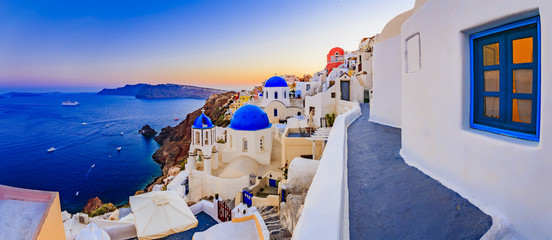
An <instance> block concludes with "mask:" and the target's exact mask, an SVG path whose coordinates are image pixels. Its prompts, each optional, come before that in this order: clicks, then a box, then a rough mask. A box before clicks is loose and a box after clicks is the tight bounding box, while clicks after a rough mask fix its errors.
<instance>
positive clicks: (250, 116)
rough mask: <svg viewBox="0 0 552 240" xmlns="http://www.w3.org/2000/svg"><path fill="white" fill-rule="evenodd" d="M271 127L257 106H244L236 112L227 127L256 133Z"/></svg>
mask: <svg viewBox="0 0 552 240" xmlns="http://www.w3.org/2000/svg"><path fill="white" fill-rule="evenodd" d="M270 126H272V124H270V122H269V121H268V116H267V115H266V113H265V112H264V111H263V110H262V109H261V108H260V107H258V106H255V105H251V104H248V105H244V106H243V107H241V108H239V109H238V110H236V112H235V113H234V116H233V117H232V121H230V125H229V126H228V127H230V128H232V129H234V130H241V131H257V130H261V129H265V128H269V127H270Z"/></svg>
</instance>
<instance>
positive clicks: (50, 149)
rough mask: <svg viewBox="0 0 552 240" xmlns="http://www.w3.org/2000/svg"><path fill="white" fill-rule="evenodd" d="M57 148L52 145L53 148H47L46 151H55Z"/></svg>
mask: <svg viewBox="0 0 552 240" xmlns="http://www.w3.org/2000/svg"><path fill="white" fill-rule="evenodd" d="M55 150H56V148H55V147H51V148H48V150H46V152H53V151H55Z"/></svg>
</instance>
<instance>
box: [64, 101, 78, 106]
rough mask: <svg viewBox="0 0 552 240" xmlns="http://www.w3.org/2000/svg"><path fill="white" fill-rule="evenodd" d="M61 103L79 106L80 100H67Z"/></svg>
mask: <svg viewBox="0 0 552 240" xmlns="http://www.w3.org/2000/svg"><path fill="white" fill-rule="evenodd" d="M61 105H63V106H78V105H79V102H72V101H69V100H67V101H65V102H62V103H61Z"/></svg>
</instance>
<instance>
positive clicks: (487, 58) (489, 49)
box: [483, 43, 500, 66]
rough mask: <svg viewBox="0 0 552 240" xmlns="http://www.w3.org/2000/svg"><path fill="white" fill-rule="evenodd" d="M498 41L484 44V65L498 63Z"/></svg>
mask: <svg viewBox="0 0 552 240" xmlns="http://www.w3.org/2000/svg"><path fill="white" fill-rule="evenodd" d="M499 63H500V62H499V60H498V43H493V44H488V45H485V46H483V66H490V65H498V64H499Z"/></svg>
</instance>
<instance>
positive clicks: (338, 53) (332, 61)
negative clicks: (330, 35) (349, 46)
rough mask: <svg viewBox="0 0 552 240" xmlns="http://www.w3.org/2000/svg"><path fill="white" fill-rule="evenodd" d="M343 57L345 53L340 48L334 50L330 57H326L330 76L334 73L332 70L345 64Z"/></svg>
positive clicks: (331, 51)
mask: <svg viewBox="0 0 552 240" xmlns="http://www.w3.org/2000/svg"><path fill="white" fill-rule="evenodd" d="M343 55H345V51H343V49H342V48H340V47H334V48H332V50H330V52H329V53H328V55H326V62H327V63H328V64H326V70H328V74H329V73H330V72H331V71H332V69H334V68H336V67H339V65H341V64H343ZM338 59H339V61H338Z"/></svg>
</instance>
